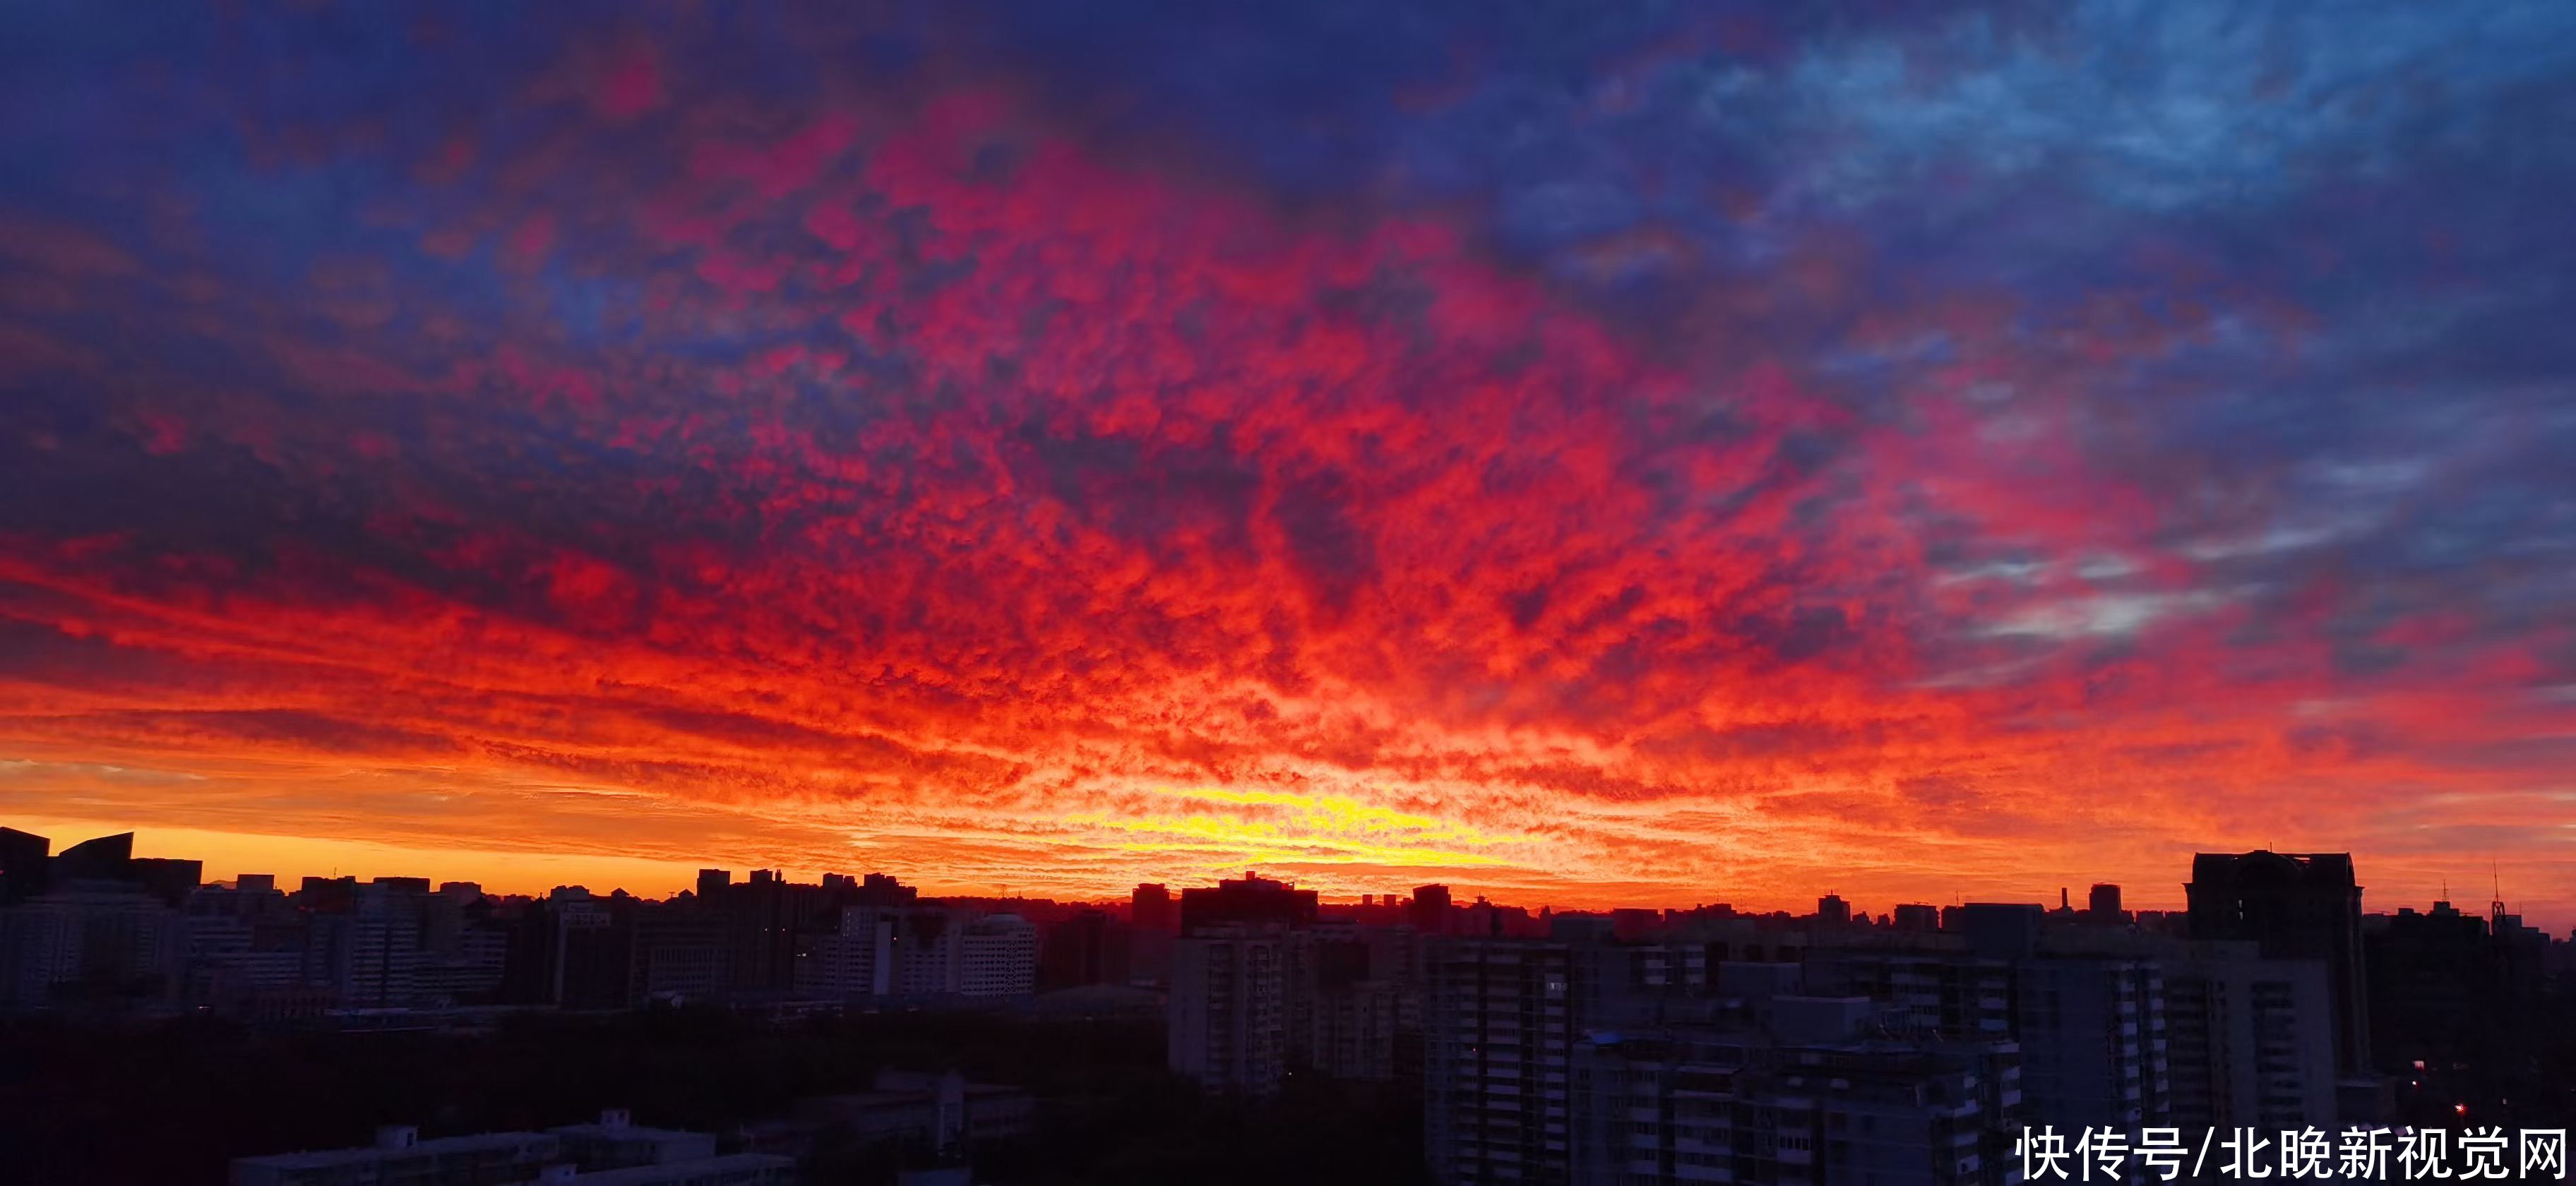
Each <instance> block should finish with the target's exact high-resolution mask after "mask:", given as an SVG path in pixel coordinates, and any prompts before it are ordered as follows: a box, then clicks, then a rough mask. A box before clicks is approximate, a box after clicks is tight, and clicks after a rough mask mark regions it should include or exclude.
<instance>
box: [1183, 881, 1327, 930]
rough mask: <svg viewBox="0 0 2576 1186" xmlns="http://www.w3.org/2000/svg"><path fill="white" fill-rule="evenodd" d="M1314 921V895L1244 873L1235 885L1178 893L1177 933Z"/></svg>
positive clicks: (1291, 925) (1293, 925)
mask: <svg viewBox="0 0 2576 1186" xmlns="http://www.w3.org/2000/svg"><path fill="white" fill-rule="evenodd" d="M1314 921H1315V891H1313V890H1301V889H1298V888H1296V887H1294V886H1291V885H1289V884H1288V883H1286V882H1282V881H1272V880H1270V879H1268V878H1265V877H1262V876H1260V875H1258V874H1254V873H1246V874H1244V875H1243V877H1242V879H1241V880H1238V881H1220V882H1218V883H1216V885H1215V886H1214V887H1213V888H1209V887H1195V888H1191V889H1185V890H1182V891H1181V931H1182V933H1184V934H1187V933H1190V932H1193V931H1197V930H1200V929H1202V928H1206V927H1222V926H1249V927H1275V928H1279V929H1283V930H1284V929H1286V928H1289V927H1302V926H1308V925H1311V924H1312V923H1313V922H1314Z"/></svg>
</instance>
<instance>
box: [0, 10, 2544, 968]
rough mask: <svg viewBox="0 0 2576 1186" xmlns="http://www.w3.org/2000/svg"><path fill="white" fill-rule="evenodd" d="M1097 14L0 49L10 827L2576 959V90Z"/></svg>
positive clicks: (308, 850)
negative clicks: (2356, 894) (2329, 865)
mask: <svg viewBox="0 0 2576 1186" xmlns="http://www.w3.org/2000/svg"><path fill="white" fill-rule="evenodd" d="M1081 8H1082V11H1081V12H1080V14H1079V15H1074V14H1073V13H1072V12H1071V10H1069V9H1065V8H1064V7H1062V6H1057V5H1047V4H1038V3H1007V2H1006V3H995V4H991V5H981V6H946V5H940V6H931V11H926V12H915V11H908V10H897V9H874V8H870V7H867V6H850V5H820V6H813V7H810V8H809V7H804V6H797V5H788V6H781V7H778V8H775V9H767V10H763V12H762V14H760V15H758V16H750V15H740V14H737V15H732V16H727V15H723V14H720V13H715V12H708V11H699V10H696V9H691V8H686V7H680V6H672V7H661V6H649V5H648V6H628V5H584V4H568V5H559V6H552V5H550V6H546V7H544V8H543V9H541V10H533V11H532V10H529V9H527V7H526V6H520V5H507V4H469V5H463V6H451V5H423V6H419V7H417V8H407V9H401V10H399V11H392V12H387V11H377V12H373V13H365V12H355V11H346V10H337V9H325V10H314V11H306V10H301V9H296V8H293V7H291V6H290V7H289V8H286V9H277V10H271V9H266V8H261V7H258V6H252V7H249V8H247V9H244V10H241V11H238V12H218V11H206V12H200V13H192V14H187V15H185V16H172V17H170V18H169V19H166V20H163V19H152V20H146V19H142V18H139V17H136V16H134V15H132V14H130V13H124V12H118V11H114V10H112V9H110V8H102V7H100V6H81V5H58V6H50V7H46V8H45V9H44V10H43V11H40V12H33V13H30V14H28V15H27V17H26V19H25V21H24V22H23V24H24V28H23V29H22V30H21V33H22V35H21V36H19V37H17V38H14V39H13V41H14V42H15V44H13V45H12V46H10V47H8V48H6V49H0V64H5V68H0V151H5V152H6V153H7V154H8V156H9V158H10V159H11V160H12V161H13V162H16V163H17V165H16V167H13V168H12V169H10V170H8V171H7V176H5V177H0V499H5V502H6V505H7V507H8V508H9V510H8V513H7V514H6V515H5V516H0V821H25V822H23V823H21V824H19V825H18V826H24V827H29V828H31V829H33V830H36V831H40V832H47V833H49V834H53V835H55V836H57V837H85V836H87V835H92V834H97V833H101V832H107V831H123V830H126V829H128V828H133V829H135V830H137V831H138V832H139V833H140V836H141V838H142V841H143V843H144V844H145V846H146V848H147V850H149V851H151V852H153V853H156V854H157V853H162V852H163V851H164V849H165V847H166V848H168V849H170V850H171V852H170V855H185V856H191V857H197V858H200V859H203V860H205V861H207V862H208V864H209V867H210V868H213V869H235V870H237V871H238V870H241V869H245V868H248V867H249V866H253V865H270V866H273V867H272V868H270V869H268V870H264V871H274V872H279V873H281V874H288V873H293V872H294V871H295V865H294V864H293V863H294V862H301V863H302V866H303V870H304V871H310V872H317V873H318V872H322V871H324V870H326V869H328V868H330V867H332V866H334V865H339V864H343V863H347V864H351V865H359V864H363V863H372V862H376V861H378V860H379V859H383V860H386V861H390V862H398V863H399V864H401V865H402V866H403V868H402V869H400V870H397V869H394V868H387V869H385V870H384V871H385V872H389V873H390V872H397V871H401V872H426V873H428V874H429V875H432V876H436V877H439V878H441V879H453V880H466V881H484V882H489V883H491V884H494V885H503V884H509V885H517V886H524V887H527V888H532V889H542V888H543V887H542V886H537V885H536V884H535V882H536V881H546V882H548V883H549V884H568V883H573V882H576V881H579V882H589V881H592V880H595V879H597V880H607V881H609V882H610V883H611V884H616V883H617V882H618V881H620V880H623V881H624V882H626V883H627V884H628V885H629V886H630V888H633V887H635V886H638V885H646V886H658V887H662V888H667V889H677V888H680V887H681V886H683V885H685V884H687V878H688V877H689V875H690V874H691V873H692V872H693V870H694V868H695V867H696V866H697V865H698V864H700V863H706V862H710V861H712V862H714V863H720V864H729V865H732V866H734V867H737V868H749V867H754V866H770V867H780V868H785V869H789V870H795V871H799V872H800V873H801V874H804V875H811V873H812V872H815V871H821V870H826V869H847V870H875V871H882V872H886V873H890V874H894V875H896V876H900V877H902V878H904V879H905V880H906V881H908V882H913V883H916V884H923V885H930V886H940V887H951V888H953V889H955V890H968V889H974V890H983V891H989V892H999V891H1001V890H1003V889H1005V888H1007V889H1008V890H1009V891H1010V892H1013V893H1025V894H1030V895H1038V896H1053V897H1059V898H1066V899H1077V898H1083V897H1086V896H1088V897H1093V898H1097V897H1103V896H1114V895H1115V894H1117V893H1120V892H1122V891H1123V888H1124V887H1126V886H1131V885H1134V884H1136V883H1139V882H1167V883H1172V884H1184V883H1197V882H1204V881H1207V880H1211V879H1213V878H1214V877H1216V876H1218V875H1229V876H1230V875H1233V874H1235V873H1238V872H1240V871H1241V870H1244V869H1247V868H1250V869H1259V870H1261V871H1263V872H1265V873H1276V874H1278V875H1281V876H1286V877H1290V878H1293V879H1294V880H1296V881H1297V882H1298V883H1299V884H1300V885H1303V886H1308V887H1316V888H1322V889H1325V890H1326V891H1327V892H1330V893H1332V894H1334V895H1335V896H1336V897H1347V896H1355V895H1357V894H1359V893H1363V892H1383V891H1384V889H1386V888H1388V887H1398V888H1400V887H1405V886H1411V885H1414V884H1419V883H1424V882H1435V881H1437V882H1446V883H1449V884H1453V885H1458V886H1462V887H1463V886H1473V887H1481V888H1479V889H1477V890H1476V891H1475V892H1482V893H1487V894H1489V895H1490V896H1492V897H1494V898H1495V899H1496V900H1498V901H1502V900H1511V901H1528V902H1532V903H1538V902H1553V903H1561V904H1564V905H1568V906H1581V907H1600V906H1612V905H1622V904H1637V905H1673V906H1684V905H1688V904H1691V903H1692V902H1693V901H1697V900H1709V901H1714V900H1730V901H1735V902H1737V903H1738V904H1739V905H1756V904H1774V905H1780V906H1795V905H1796V904H1797V903H1799V902H1800V901H1802V900H1812V898H1813V896H1814V895H1815V894H1818V893H1822V892H1825V891H1826V890H1828V889H1830V890H1833V891H1835V892H1839V893H1840V894H1842V895H1843V896H1844V897H1846V898H1848V899H1851V900H1853V901H1856V902H1872V903H1893V902H1900V901H1921V902H1932V903H1946V902H1952V901H1976V900H1994V899H2005V900H2026V899H2028V898H2030V897H2033V896H2035V895H2036V896H2039V897H2040V898H2041V900H2048V897H2049V896H2050V895H2053V892H2054V890H2055V889H2056V888H2057V887H2058V886H2061V885H2063V886H2071V887H2074V888H2075V889H2076V890H2077V891H2078V892H2081V890H2082V888H2083V887H2084V886H2085V885H2087V884H2089V883H2091V882H2093V881H2107V882H2116V883H2119V884H2122V885H2124V886H2127V887H2130V892H2131V894H2132V895H2133V902H2134V903H2135V904H2137V905H2141V906H2146V907H2149V908H2155V907H2156V906H2158V905H2178V903H2179V894H2180V889H2179V886H2180V882H2179V880H2178V878H2177V876H2176V874H2177V869H2176V862H2175V860H2174V857H2175V854H2187V853H2191V852H2195V851H2211V852H2242V851H2248V850H2253V849H2258V848H2275V849H2279V850H2285V851H2311V850H2335V851H2347V850H2348V851H2350V852H2352V853H2353V854H2354V856H2355V860H2356V862H2357V863H2358V864H2359V865H2360V866H2361V867H2362V868H2363V869H2364V870H2366V874H2365V883H2366V885H2367V887H2368V890H2369V892H2370V894H2371V895H2372V898H2373V900H2375V901H2382V902H2400V901H2402V902H2409V903H2421V902H2429V901H2431V900H2432V899H2433V898H2435V897H2436V896H2438V895H2439V892H2440V891H2439V887H2440V886H2442V885H2443V884H2444V883H2446V882H2447V883H2448V884H2450V885H2451V886H2452V887H2454V888H2455V889H2456V890H2458V897H2460V898H2464V899H2468V900H2474V901H2483V900H2484V899H2485V897H2486V895H2487V893H2488V892H2489V890H2488V887H2489V885H2490V883H2491V881H2493V882H2499V883H2500V884H2501V886H2502V893H2503V895H2504V896H2505V898H2506V899H2507V900H2508V901H2510V902H2512V903H2514V904H2515V905H2516V906H2517V907H2518V908H2520V909H2522V910H2523V911H2524V912H2525V913H2526V914H2527V916H2528V917H2530V918H2532V919H2534V920H2535V921H2536V922H2539V923H2541V924H2544V925H2546V926H2547V927H2549V928H2550V929H2552V930H2553V931H2554V932H2559V933H2563V932H2564V931H2565V930H2566V929H2567V928H2568V927H2569V926H2570V925H2571V924H2576V856H2571V852H2570V848H2569V845H2570V843H2571V839H2576V784H2571V783H2570V782H2569V780H2568V774H2567V771H2568V770H2569V769H2571V768H2576V763H2571V759H2576V624H2571V622H2570V620H2569V616H2568V606H2569V605H2570V604H2576V471H2572V470H2570V469H2569V467H2567V465H2566V463H2565V459H2566V458H2567V457H2569V456H2576V398H2571V394H2570V391H2571V389H2570V387H2569V385H2568V382H2567V379H2568V376H2569V375H2570V374H2572V373H2576V347H2571V345H2570V344H2569V343H2570V342H2571V341H2576V338H2570V337H2569V336H2568V335H2566V334H2565V333H2564V332H2563V326H2564V325H2565V324H2566V323H2567V321H2568V320H2569V315H2570V314H2571V313H2576V303H2571V299H2570V298H2571V290H2570V288H2569V283H2568V280H2567V277H2569V276H2571V275H2576V232H2571V230H2570V227H2571V223H2570V222H2569V221H2568V220H2567V219H2566V218H2565V216H2564V211H2563V210H2562V209H2560V206H2561V205H2562V201H2561V199H2560V196H2559V195H2561V194H2562V193H2564V192H2566V190H2567V188H2568V186H2569V185H2570V184H2571V183H2576V151H2571V149H2570V147H2569V143H2568V140H2567V138H2566V137H2565V136H2563V135H2561V134H2558V133H2557V131H2556V129H2557V124H2558V122H2559V120H2558V117H2559V116H2560V115H2561V114H2563V112H2564V111H2565V110H2566V109H2567V106H2568V104H2570V103H2571V102H2576V68H2571V67H2576V58H2571V54H2576V50H2571V49H2570V48H2569V47H2571V46H2576V9H2571V8H2570V7H2569V6H2565V5H2547V4H2503V5H2496V6H2489V7H2484V8H2480V9H2478V10H2476V11H2474V12H2473V11H2470V10H2467V9H2460V10H2455V11H2431V10H2426V9H2423V8H2422V7H2420V6H2412V5H2405V4H2393V3H2392V4H2370V3H2363V4H2352V5H2327V4H2291V5H2281V6H2268V7H2266V8H2264V9H2263V10H2262V11H2260V12H2244V11H2240V10H2239V7H2238V6H2233V5H2225V4H2220V3H2216V2H2214V0H2185V2H2179V3H2171V4H2160V5H2153V6H2135V5H2125V4H2119V3H2112V2H2110V0H2084V2H2081V3H2075V4H2070V5H2058V4H2040V5H2034V4H2022V3H2016V2H2009V0H1998V2H1997V3H1993V4H1988V5H1980V6H1966V7H1958V8H1945V9H1943V10H1941V11H1939V12H1924V13H1916V12H1911V11H1908V10H1907V9H1906V7H1905V6H1874V5H1867V4H1863V5H1854V6H1848V10H1846V7H1845V6H1800V7H1799V8H1798V9H1796V10H1794V11H1788V12H1773V11H1768V10H1766V9H1763V8H1759V7H1753V6H1742V7H1739V6H1731V5H1717V6H1683V7H1681V8H1678V9H1670V10H1658V11H1646V10H1643V9H1618V10H1610V9H1597V8H1594V7H1591V6H1583V7H1577V8H1566V7H1561V6H1552V5H1543V4H1532V5H1521V6H1503V7H1499V8H1498V7H1496V6H1491V5H1484V4H1465V5H1444V4H1427V5H1420V6H1408V7H1406V8H1405V10H1404V11H1403V12H1401V13H1385V12H1380V11H1379V10H1378V7H1377V6H1373V5H1361V4H1332V3H1327V4H1315V5H1302V4H1301V5H1293V6H1277V7H1276V10H1275V11H1261V12H1251V11H1243V12H1232V13H1228V12H1221V11H1215V10H1210V11H1191V10H1190V8H1191V6H1159V5H1152V4H1134V5H1106V6H1090V5H1085V6H1081ZM2553 457H2555V458H2558V459H2559V460H2557V461H2552V460H2550V459H2551V458H2553ZM165 836H167V837H170V838H171V839H170V840H169V841H168V842H166V845H165V841H164V840H163V839H161V838H162V837H165ZM181 849H185V850H186V851H184V852H182V851H178V850H181ZM251 871H263V870H251ZM559 874H560V875H559ZM665 876H668V878H669V880H667V881H663V882H653V881H649V880H647V879H651V878H662V877H665ZM518 879H527V880H518Z"/></svg>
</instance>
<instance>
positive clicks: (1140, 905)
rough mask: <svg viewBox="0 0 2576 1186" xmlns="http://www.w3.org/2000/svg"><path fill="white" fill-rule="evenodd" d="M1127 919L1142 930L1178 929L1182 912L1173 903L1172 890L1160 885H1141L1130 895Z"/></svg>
mask: <svg viewBox="0 0 2576 1186" xmlns="http://www.w3.org/2000/svg"><path fill="white" fill-rule="evenodd" d="M1127 921H1128V922H1129V923H1130V924H1131V925H1133V926H1134V927H1135V928H1136V929H1137V930H1140V931H1177V930H1179V929H1180V927H1181V915H1180V912H1179V911H1178V910H1177V909H1175V908H1174V907H1173V905H1172V891H1171V890H1170V889H1169V888H1167V887H1164V886H1160V885H1152V884H1147V885H1140V886H1137V887H1136V890H1135V892H1134V893H1132V894H1130V895H1129V896H1128V906H1127Z"/></svg>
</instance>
